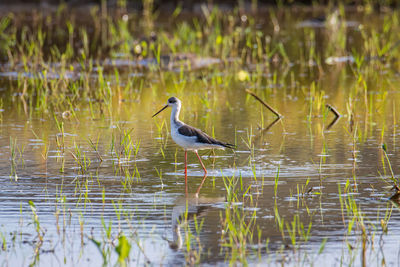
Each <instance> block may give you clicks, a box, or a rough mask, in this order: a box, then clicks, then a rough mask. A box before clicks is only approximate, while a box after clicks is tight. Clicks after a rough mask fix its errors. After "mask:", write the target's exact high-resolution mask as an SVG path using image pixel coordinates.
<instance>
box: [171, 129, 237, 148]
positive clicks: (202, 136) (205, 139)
mask: <svg viewBox="0 0 400 267" xmlns="http://www.w3.org/2000/svg"><path fill="white" fill-rule="evenodd" d="M178 132H179V133H180V134H182V135H184V136H196V137H197V140H196V142H198V143H202V144H213V145H220V146H223V147H228V148H235V146H234V145H231V144H228V143H223V142H220V141H218V140H216V139H214V138H212V137H211V136H209V135H207V134H206V133H204V132H202V131H201V130H199V129H197V128H194V127H191V126H189V125H186V124H185V125H182V126H181V127H179V128H178Z"/></svg>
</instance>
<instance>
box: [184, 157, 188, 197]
mask: <svg viewBox="0 0 400 267" xmlns="http://www.w3.org/2000/svg"><path fill="white" fill-rule="evenodd" d="M185 190H186V195H187V193H188V187H187V150H185Z"/></svg>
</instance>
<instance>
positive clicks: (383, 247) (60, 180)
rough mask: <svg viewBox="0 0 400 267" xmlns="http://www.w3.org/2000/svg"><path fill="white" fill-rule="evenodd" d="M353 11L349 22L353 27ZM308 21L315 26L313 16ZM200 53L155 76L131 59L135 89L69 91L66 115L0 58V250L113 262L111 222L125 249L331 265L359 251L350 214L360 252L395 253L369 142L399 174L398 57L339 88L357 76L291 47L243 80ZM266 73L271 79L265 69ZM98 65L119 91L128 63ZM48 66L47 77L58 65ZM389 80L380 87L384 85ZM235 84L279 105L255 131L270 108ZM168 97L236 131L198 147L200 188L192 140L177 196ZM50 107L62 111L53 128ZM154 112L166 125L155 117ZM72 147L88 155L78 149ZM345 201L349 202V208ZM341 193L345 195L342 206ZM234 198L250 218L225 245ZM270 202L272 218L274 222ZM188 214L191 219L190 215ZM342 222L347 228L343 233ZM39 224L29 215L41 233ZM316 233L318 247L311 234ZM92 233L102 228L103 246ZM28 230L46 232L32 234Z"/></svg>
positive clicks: (375, 258)
mask: <svg viewBox="0 0 400 267" xmlns="http://www.w3.org/2000/svg"><path fill="white" fill-rule="evenodd" d="M302 21H303V20H302V19H300V18H299V21H291V22H290V23H289V24H288V26H287V27H288V28H289V29H291V28H293V29H296V28H298V27H299V26H298V25H299V23H303V22H302ZM361 22H362V21H359V23H361ZM282 23H283V22H282ZM356 23H358V22H357V21H356V22H354V21H352V24H351V25H352V26H351V27H354V25H357V24H356ZM296 25H297V26H296ZM300 25H302V26H301V27H308V26H310V25H308V24H305V23H303V24H300ZM283 26H285V25H284V24H283ZM311 26H312V25H311ZM349 27H350V26H349ZM316 28H317V31H322V34H324V29H323V28H322V29H321V27H320V25H318V26H316ZM349 35H351V33H349ZM330 56H336V55H330ZM338 56H340V55H338ZM104 62H108V61H107V60H105V61H104ZM200 62H201V63H203V64H205V65H202V66H201V67H200V70H198V69H195V70H192V71H185V72H180V71H177V70H176V69H170V70H168V69H165V70H163V71H162V72H163V73H164V75H165V76H168V78H167V79H166V80H167V83H165V82H163V81H161V78H160V77H159V76H157V74H154V72H153V71H152V70H149V71H148V70H146V71H143V72H142V71H137V70H135V71H134V74H135V76H136V78H137V79H138V80H136V81H140V80H143V81H145V85H144V87H143V88H142V90H140V91H138V92H136V91H135V93H132V95H124V96H123V97H122V98H123V101H119V99H120V98H119V97H118V96H117V93H115V94H114V95H113V97H112V101H111V103H109V104H108V106H106V107H104V106H105V105H103V104H102V103H99V102H98V101H95V100H93V99H91V98H90V97H87V98H83V99H80V100H78V101H75V102H74V112H75V114H76V115H75V116H74V115H72V116H70V117H68V118H63V111H67V110H69V108H68V107H66V108H65V110H59V109H57V108H55V109H54V110H51V109H49V111H47V112H46V111H45V112H43V110H42V109H41V107H35V106H34V105H32V103H28V104H26V103H24V101H22V100H20V98H19V95H16V94H14V93H13V92H12V90H11V89H10V88H13V87H15V86H16V85H15V84H16V82H15V80H17V79H18V78H20V77H21V76H22V77H24V78H32V77H31V75H32V74H31V73H29V72H24V71H16V72H14V71H10V70H7V64H4V65H3V68H2V69H3V72H2V73H0V80H1V86H0V87H1V88H2V90H1V92H0V93H1V94H2V99H3V105H2V112H1V124H0V156H1V157H2V158H3V160H2V161H1V162H0V202H1V206H2V209H1V211H0V223H1V226H0V233H1V234H2V236H1V237H2V239H3V246H5V247H3V249H4V251H3V252H2V253H1V254H0V258H1V259H2V261H3V262H5V263H6V264H9V265H13V266H20V265H23V266H26V265H27V264H30V263H32V262H34V259H35V257H34V256H35V253H36V252H35V249H36V248H37V247H39V253H38V254H39V258H38V261H37V262H36V263H37V264H38V265H41V266H49V265H51V266H55V265H64V264H66V265H70V266H75V265H83V264H85V265H89V266H98V265H100V264H102V263H103V257H102V255H101V251H103V253H105V255H106V256H105V257H106V258H107V262H108V264H110V265H112V264H114V263H116V262H117V260H118V255H117V253H116V252H115V249H114V247H115V246H116V245H117V244H118V237H117V236H118V233H123V234H124V235H125V236H127V237H128V238H129V241H130V244H131V246H132V248H131V254H130V261H131V264H136V263H137V264H139V265H146V264H151V265H159V264H165V265H172V266H176V265H182V264H185V263H190V262H191V261H192V260H193V259H196V257H197V254H196V251H199V250H200V251H201V253H200V254H199V255H200V256H199V258H198V262H199V263H201V264H204V265H214V264H220V265H224V264H226V265H228V264H229V260H230V259H233V260H232V261H233V262H234V261H235V259H239V258H235V257H239V256H238V255H245V258H246V259H247V261H248V262H250V263H259V264H264V263H267V262H270V264H272V265H275V264H280V263H282V262H283V263H287V264H291V265H297V264H299V263H304V264H310V263H315V262H320V261H322V260H324V261H328V262H329V263H330V264H329V265H335V266H336V265H340V263H345V264H351V263H352V262H353V263H354V264H355V265H361V264H362V257H363V256H362V255H363V254H362V253H363V249H362V242H361V241H360V240H361V239H362V234H361V231H362V228H361V222H360V221H359V220H360V218H362V219H363V223H364V224H365V228H366V231H367V233H368V241H367V244H368V245H367V248H366V258H365V259H366V260H367V262H368V261H369V262H376V263H379V262H382V261H383V260H384V261H385V263H386V264H387V265H392V264H395V263H397V262H398V253H399V249H398V248H399V241H398V235H397V232H398V230H399V229H400V224H399V219H400V214H399V212H398V208H397V207H396V206H395V205H394V204H396V203H395V202H394V204H393V202H391V201H390V200H389V198H390V196H391V195H392V194H393V191H390V187H391V186H392V184H390V180H389V177H390V172H389V169H388V164H387V161H386V160H385V157H384V153H383V150H382V149H381V146H382V144H383V143H386V144H387V146H388V157H389V159H390V162H391V167H392V168H393V172H394V174H398V173H399V171H400V169H399V166H400V158H399V157H397V154H398V147H399V145H400V143H399V142H400V141H399V140H400V138H399V136H400V130H399V129H398V124H399V117H400V116H399V115H398V108H397V107H398V106H399V103H400V102H399V100H400V93H399V91H398V90H397V89H396V88H397V87H398V86H397V85H398V83H399V77H398V75H397V72H396V70H393V68H392V66H390V65H389V66H387V67H384V68H381V69H379V72H381V73H382V77H383V78H382V79H384V80H385V82H381V83H377V84H375V86H374V85H373V81H374V79H375V78H374V76H373V74H371V73H374V66H372V67H371V68H370V69H369V68H368V67H366V70H365V76H366V79H370V80H371V81H372V82H371V84H372V85H369V87H368V91H367V92H366V94H364V93H363V91H362V90H359V91H357V92H356V93H355V95H352V94H353V93H354V88H355V87H357V86H358V85H357V79H356V77H354V76H352V75H353V72H352V66H349V65H343V64H339V65H324V73H323V74H322V75H321V74H320V73H319V71H318V69H317V67H315V66H307V67H304V66H302V65H301V64H299V63H296V62H295V61H293V66H291V67H288V69H284V70H282V69H280V68H279V67H277V68H276V70H275V74H274V72H273V71H274V70H273V69H265V70H263V71H261V72H260V71H259V69H258V68H257V66H251V65H250V66H246V69H247V70H248V72H249V73H250V75H251V77H252V78H253V80H251V81H243V82H241V81H240V80H238V78H237V77H236V76H237V75H236V74H237V72H236V71H237V70H236V69H235V70H227V69H226V68H225V67H224V66H221V65H220V64H219V62H218V61H215V60H211V59H210V61H207V60H203V61H200ZM120 63H121V62H120ZM121 64H122V66H121ZM121 64H120V65H119V66H118V68H120V69H122V70H123V69H124V68H125V67H126V68H131V67H132V64H136V63H134V62H133V63H132V62H125V63H124V62H122V63H121ZM123 64H126V66H125V65H123ZM346 64H351V62H346ZM117 65H118V64H117ZM106 67H107V66H105V68H106ZM130 70H131V69H130ZM178 70H179V68H178ZM182 73H183V77H184V79H183V80H182ZM288 73H291V74H288ZM33 75H34V77H39V78H41V76H40V74H38V76H35V75H37V73H36V74H33ZM63 75H65V74H63ZM96 75H97V73H96V71H94V72H93V73H90V77H91V79H96V78H97V76H96ZM274 75H277V81H275V82H273V81H272V80H271V79H270V77H272V76H274ZM73 77H77V76H75V74H71V76H68V79H74V78H73ZM105 77H106V78H107V79H108V80H109V81H110V85H109V86H110V88H111V90H112V91H113V92H117V90H118V87H119V86H120V85H122V86H123V85H124V83H125V82H126V81H127V80H128V77H132V73H130V72H129V70H126V72H125V73H123V74H122V75H121V77H119V81H120V84H117V82H116V81H115V77H114V76H113V74H112V73H107V74H106V75H105ZM215 77H220V79H219V78H215ZM47 78H48V79H50V80H51V79H58V78H59V76H58V73H57V68H56V67H55V68H54V73H53V74H52V75H50V76H47ZM291 79H294V83H293V82H292V81H291ZM312 82H315V83H316V87H317V89H318V90H319V92H321V91H323V92H324V95H323V98H322V99H323V101H322V100H321V103H323V104H324V103H327V104H330V105H332V106H334V107H335V108H337V109H338V110H339V112H341V114H342V115H343V116H342V117H341V118H340V119H339V120H338V121H337V122H336V123H335V124H333V125H331V126H329V125H330V123H331V122H332V121H333V119H334V116H333V114H332V113H330V112H329V111H326V112H324V109H323V108H321V110H319V111H318V110H317V109H316V106H317V105H316V104H315V102H313V110H312V111H311V112H310V99H312V98H313V97H315V96H312V95H310V88H311V87H312V85H311V83H312ZM138 83H139V82H138ZM138 83H135V84H134V86H139V85H138ZM386 84H389V85H388V86H387V87H385V88H386V89H387V90H382V85H386ZM248 88H250V89H251V90H253V91H254V92H255V93H256V94H258V95H259V96H260V97H262V98H263V99H264V100H265V101H266V102H267V103H269V104H270V105H272V106H273V107H274V108H276V110H278V111H279V112H280V113H281V114H282V115H283V118H282V120H281V121H279V122H277V123H275V124H273V125H272V126H271V127H270V128H268V129H266V130H262V129H265V128H267V127H268V124H269V123H272V122H273V121H274V120H275V117H274V115H273V114H271V113H270V112H269V111H268V110H267V109H265V108H264V107H263V106H261V104H260V103H258V102H257V101H256V100H255V99H254V98H252V97H251V96H249V95H248V94H246V92H245V89H248ZM170 96H177V97H179V98H180V99H181V100H182V102H183V110H182V114H181V118H182V120H183V121H185V122H186V123H188V124H191V125H193V126H195V127H198V128H200V129H203V130H204V131H206V132H207V133H210V134H211V133H213V134H215V137H216V138H217V139H220V140H224V141H227V142H230V143H235V144H236V145H237V149H236V150H234V151H232V150H225V151H214V152H213V153H210V152H202V153H201V155H202V159H203V161H204V163H205V165H206V167H207V169H208V177H207V180H206V182H205V184H204V186H203V187H202V188H201V191H200V195H199V197H198V198H196V197H195V196H194V195H193V193H194V192H195V191H196V189H197V187H198V186H199V184H200V182H201V180H202V177H203V172H202V169H201V166H200V164H199V163H198V161H197V158H196V156H195V155H194V154H193V153H189V164H188V184H189V192H190V194H189V195H188V196H186V195H185V184H184V172H183V169H184V165H183V159H184V158H183V156H184V152H183V150H182V149H181V148H179V147H178V146H177V145H175V144H174V143H173V141H172V139H171V137H170V136H169V134H168V129H169V114H170V111H169V110H168V111H164V112H163V113H162V114H160V115H159V116H157V117H156V118H154V119H152V118H151V116H152V114H154V113H155V112H156V111H157V110H158V109H159V108H160V107H162V106H163V105H164V104H165V102H166V100H167V99H168V97H170ZM350 97H351V98H352V99H355V100H354V102H351V103H353V104H354V105H355V107H354V117H353V118H351V117H350V114H349V112H348V111H347V110H348V109H347V107H348V105H350V101H349V98H350ZM118 98H119V99H118ZM365 99H367V101H365ZM89 102H92V103H93V106H94V107H90V105H89ZM365 102H366V103H368V106H367V107H366V106H365ZM322 106H323V105H322ZM53 112H54V114H53ZM64 117H65V116H64ZM55 118H57V121H58V122H62V123H63V130H61V129H60V128H59V127H57V123H56V119H55ZM163 122H165V125H166V126H164V127H162V128H158V125H161V124H162V123H163ZM328 128H329V129H328ZM126 133H128V135H129V139H127V135H125V134H126ZM56 140H58V141H56ZM62 140H64V141H62ZM90 140H91V141H90ZM128 140H131V143H130V144H131V146H130V149H132V150H135V147H138V153H137V155H135V153H134V152H132V151H128V153H124V152H123V151H124V150H123V149H124V145H123V143H124V142H125V144H127V143H126V142H127V141H128ZM57 142H59V143H63V145H57ZM90 142H93V143H94V145H91V143H90ZM13 144H14V145H13ZM94 147H97V149H94ZM96 150H97V151H98V152H96ZM12 151H14V152H12ZM129 153H132V154H131V155H130V156H128V154H129ZM13 154H14V156H13ZM79 154H80V155H81V156H79ZM83 158H85V159H86V163H85V162H84V161H83V160H81V161H79V159H83ZM85 164H86V165H85ZM83 166H85V167H83ZM277 177H278V178H277ZM229 181H233V182H234V183H237V188H236V189H237V191H236V192H237V194H238V196H239V197H238V198H237V199H235V201H233V202H230V199H229V198H230V197H231V195H230V193H229V187H227V184H229ZM339 188H340V192H339ZM345 188H347V189H345ZM243 195H244V196H243ZM29 201H31V203H34V206H33V204H31V205H30V204H29ZM343 201H345V202H346V203H344V202H343ZM352 201H354V203H356V204H357V207H356V208H355V209H353V207H354V205H353V206H351V205H352V204H351V203H353V202H352ZM346 205H347V206H349V207H350V206H351V207H350V208H348V209H346ZM233 206H236V207H237V206H238V207H240V208H239V213H240V216H242V217H239V218H238V221H237V223H238V224H239V222H240V221H245V222H248V221H250V219H251V218H256V220H255V222H254V225H253V226H252V227H251V229H252V230H253V235H252V236H253V238H252V239H251V240H250V239H249V240H247V242H246V245H247V247H246V249H244V251H245V252H243V251H242V252H241V253H243V254H240V253H239V252H238V251H239V250H240V248H237V250H233V249H231V248H229V247H227V246H225V245H224V242H228V240H229V238H228V237H227V235H226V229H224V228H223V226H222V223H223V221H224V218H225V217H226V212H227V210H230V209H232V210H233ZM186 207H188V216H187V223H186V224H184V223H182V224H181V223H177V218H180V219H179V220H180V221H182V220H183V217H184V215H182V213H184V211H185V210H186ZM354 210H355V211H356V212H355V213H356V215H357V216H354V214H353V213H352V211H353V212H354ZM35 213H36V214H37V217H35V215H34V214H35ZM389 213H390V219H389V220H388V232H387V233H384V232H383V231H382V228H381V220H382V219H385V218H387V217H385V216H389V215H388V214H389ZM192 214H196V219H194V217H193V215H192ZM278 214H279V216H278ZM295 216H298V218H299V221H297V225H296V226H295V229H298V228H299V227H300V226H299V223H300V222H301V223H302V224H303V228H304V229H305V231H307V229H308V226H309V223H310V222H311V223H312V225H311V224H310V225H311V226H310V227H311V228H310V234H309V237H308V239H307V241H306V242H305V241H304V240H302V238H301V237H300V236H299V234H297V236H296V240H297V243H296V245H293V243H292V241H291V239H290V227H292V224H291V223H292V221H293V218H294V217H295ZM278 217H279V218H281V219H283V220H284V226H283V230H282V229H279V223H278V219H277V218H278ZM200 221H201V222H203V224H202V226H201V227H200V228H199V229H197V230H196V224H197V223H200ZM352 223H354V228H352V229H351V230H350V231H349V232H348V227H349V224H352ZM108 227H110V228H108ZM300 228H301V227H300ZM36 229H40V230H39V234H40V236H42V241H39V240H40V238H39V237H38V231H37V230H36ZM107 229H110V232H109V236H107V231H108V230H107ZM298 231H300V230H298ZM188 233H191V234H192V235H193V236H192V237H191V241H190V242H189V243H190V244H191V248H192V249H193V250H192V251H190V252H188V251H187V247H188V243H185V242H186V240H188ZM249 235H250V234H249ZM283 236H284V237H283ZM224 238H227V239H224ZM325 239H327V241H326V244H325V245H324V249H320V248H321V244H324V242H325V241H324V240H325ZM92 240H96V241H99V242H100V249H99V248H98V247H97V246H96V244H95V242H94V241H92ZM180 241H182V243H180ZM38 242H43V243H42V244H40V246H37V244H38ZM298 244H299V245H298ZM319 251H320V253H319ZM364 251H365V250H364ZM235 253H236V254H237V255H236V254H235Z"/></svg>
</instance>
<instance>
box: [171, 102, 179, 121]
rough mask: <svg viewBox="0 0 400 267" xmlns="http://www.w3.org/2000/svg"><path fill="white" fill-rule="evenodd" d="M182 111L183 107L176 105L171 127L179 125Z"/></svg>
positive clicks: (173, 110) (173, 109) (172, 113)
mask: <svg viewBox="0 0 400 267" xmlns="http://www.w3.org/2000/svg"><path fill="white" fill-rule="evenodd" d="M180 111H181V105H174V106H173V107H172V111H171V125H176V124H179V123H180V122H181V121H180V120H179V112H180Z"/></svg>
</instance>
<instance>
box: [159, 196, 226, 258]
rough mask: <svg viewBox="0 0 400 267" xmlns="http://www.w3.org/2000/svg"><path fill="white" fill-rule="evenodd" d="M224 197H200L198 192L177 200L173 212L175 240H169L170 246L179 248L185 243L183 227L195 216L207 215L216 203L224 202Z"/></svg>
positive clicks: (172, 221) (175, 248) (173, 235)
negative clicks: (182, 232)
mask: <svg viewBox="0 0 400 267" xmlns="http://www.w3.org/2000/svg"><path fill="white" fill-rule="evenodd" d="M224 201H225V198H224V197H215V198H210V197H199V196H198V195H197V194H186V195H185V197H180V198H178V199H177V200H176V201H175V206H174V207H173V209H172V214H171V229H172V237H173V240H172V241H170V240H167V241H168V243H169V247H170V248H171V249H174V250H179V249H181V248H182V245H183V238H182V234H181V227H182V226H185V225H187V224H188V223H189V222H190V221H193V220H194V219H195V218H201V217H203V216H205V215H206V214H207V213H208V212H209V211H210V210H212V209H213V208H215V207H214V206H215V204H217V203H221V202H224Z"/></svg>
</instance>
